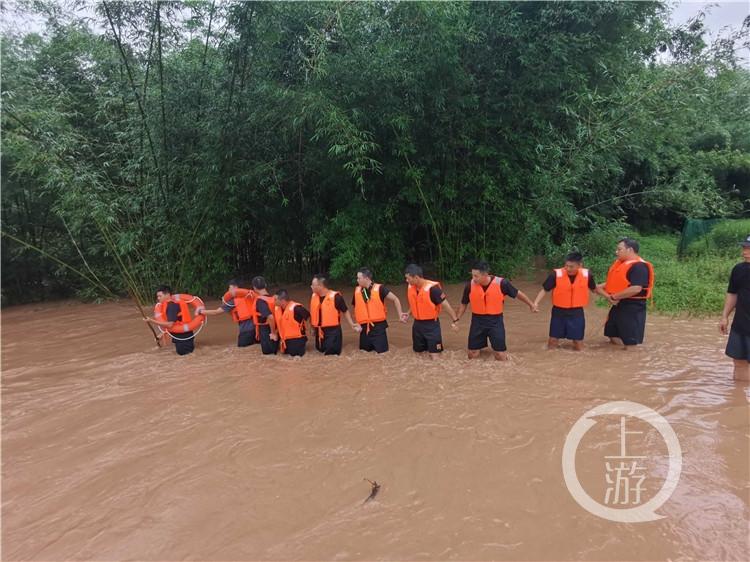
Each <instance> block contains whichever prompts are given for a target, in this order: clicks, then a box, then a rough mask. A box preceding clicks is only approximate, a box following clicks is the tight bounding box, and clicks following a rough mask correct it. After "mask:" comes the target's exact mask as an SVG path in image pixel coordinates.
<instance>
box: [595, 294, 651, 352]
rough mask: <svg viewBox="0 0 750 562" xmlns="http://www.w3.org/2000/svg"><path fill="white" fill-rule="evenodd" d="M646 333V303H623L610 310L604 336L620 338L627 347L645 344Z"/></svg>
mask: <svg viewBox="0 0 750 562" xmlns="http://www.w3.org/2000/svg"><path fill="white" fill-rule="evenodd" d="M645 331H646V303H645V302H638V301H622V302H620V303H619V304H617V305H615V306H613V307H612V308H610V309H609V315H608V316H607V322H606V323H605V324H604V335H605V336H607V337H608V338H620V339H621V340H622V343H624V344H625V345H638V344H641V343H643V336H644V334H645Z"/></svg>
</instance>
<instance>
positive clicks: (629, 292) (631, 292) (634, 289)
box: [609, 285, 643, 301]
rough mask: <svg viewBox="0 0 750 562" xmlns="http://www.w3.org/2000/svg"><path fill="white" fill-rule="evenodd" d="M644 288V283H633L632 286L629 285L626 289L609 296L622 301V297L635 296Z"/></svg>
mask: <svg viewBox="0 0 750 562" xmlns="http://www.w3.org/2000/svg"><path fill="white" fill-rule="evenodd" d="M642 290H643V286H642V285H631V286H630V287H627V288H626V289H623V290H622V291H619V292H617V293H614V294H612V295H609V296H610V298H611V300H614V301H621V300H622V299H627V298H630V297H634V296H635V295H637V294H638V293H640V292H641V291H642Z"/></svg>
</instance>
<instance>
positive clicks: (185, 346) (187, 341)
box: [172, 332, 195, 355]
mask: <svg viewBox="0 0 750 562" xmlns="http://www.w3.org/2000/svg"><path fill="white" fill-rule="evenodd" d="M175 337H177V338H180V339H179V340H176V339H175V338H172V343H174V349H175V351H176V352H177V355H187V354H188V353H192V352H193V351H194V350H195V338H194V337H193V332H185V333H184V334H175Z"/></svg>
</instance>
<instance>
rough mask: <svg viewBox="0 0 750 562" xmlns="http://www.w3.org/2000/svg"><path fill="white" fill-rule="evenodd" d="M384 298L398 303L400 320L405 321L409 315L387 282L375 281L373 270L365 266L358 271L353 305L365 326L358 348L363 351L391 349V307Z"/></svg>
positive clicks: (380, 351) (360, 335)
mask: <svg viewBox="0 0 750 562" xmlns="http://www.w3.org/2000/svg"><path fill="white" fill-rule="evenodd" d="M385 301H391V302H392V303H393V304H394V305H395V306H396V312H397V313H398V317H399V320H400V321H401V322H406V320H407V318H408V315H407V314H406V313H405V312H404V311H403V310H402V308H401V301H400V300H399V298H398V297H397V296H396V295H395V294H393V293H392V292H391V290H390V289H389V288H388V287H386V286H385V285H381V284H380V283H375V282H374V281H373V280H372V271H371V270H370V269H368V268H366V267H363V268H361V269H360V270H358V271H357V286H356V287H355V288H354V295H353V296H352V306H353V307H354V319H355V320H356V321H357V323H358V324H359V325H360V327H361V329H362V331H361V332H360V333H359V348H360V349H362V350H364V351H376V352H377V353H384V352H386V351H388V333H387V328H388V321H387V320H386V317H387V315H388V309H387V307H386V303H385Z"/></svg>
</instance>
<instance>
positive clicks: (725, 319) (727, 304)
mask: <svg viewBox="0 0 750 562" xmlns="http://www.w3.org/2000/svg"><path fill="white" fill-rule="evenodd" d="M736 306H737V294H736V293H727V296H726V297H724V310H723V311H722V313H721V320H720V321H719V331H720V332H721V333H722V334H725V335H726V334H727V333H729V329H728V328H729V315H730V314H731V313H732V311H733V310H734V309H735V307H736Z"/></svg>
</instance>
